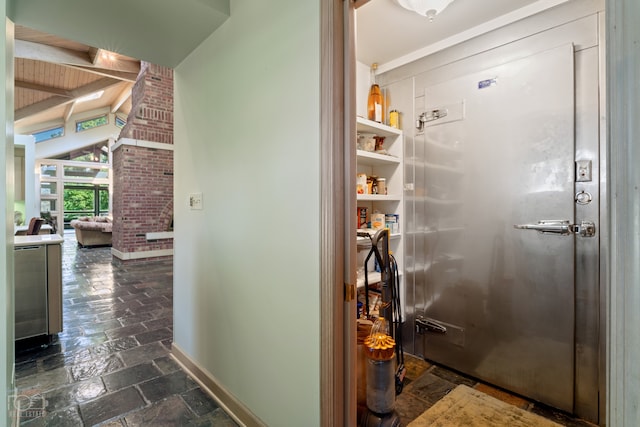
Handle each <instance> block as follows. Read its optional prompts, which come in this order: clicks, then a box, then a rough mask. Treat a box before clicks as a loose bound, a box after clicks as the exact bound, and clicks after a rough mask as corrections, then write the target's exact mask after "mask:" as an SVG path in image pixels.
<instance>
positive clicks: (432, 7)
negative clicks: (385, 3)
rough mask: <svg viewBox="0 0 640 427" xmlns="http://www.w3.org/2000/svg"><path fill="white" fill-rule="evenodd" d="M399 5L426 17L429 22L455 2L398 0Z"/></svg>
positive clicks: (443, 0) (444, 0)
mask: <svg viewBox="0 0 640 427" xmlns="http://www.w3.org/2000/svg"><path fill="white" fill-rule="evenodd" d="M396 1H397V2H398V4H399V5H400V6H402V7H404V8H405V9H407V10H410V11H412V12H415V13H417V14H418V15H422V16H426V17H427V18H429V21H433V18H435V16H436V15H437V14H439V13H440V12H442V11H443V10H444V9H445V8H446V7H447V6H449V4H451V2H453V0H396Z"/></svg>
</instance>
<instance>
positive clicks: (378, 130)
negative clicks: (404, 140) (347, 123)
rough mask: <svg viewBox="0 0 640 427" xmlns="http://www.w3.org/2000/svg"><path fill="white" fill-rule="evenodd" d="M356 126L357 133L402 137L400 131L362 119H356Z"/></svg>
mask: <svg viewBox="0 0 640 427" xmlns="http://www.w3.org/2000/svg"><path fill="white" fill-rule="evenodd" d="M356 124H357V128H358V131H366V132H369V133H375V134H376V135H378V136H385V137H387V136H400V135H402V130H400V129H396V128H392V127H390V126H387V125H383V124H382V123H378V122H374V121H371V120H368V119H365V118H364V117H357V118H356Z"/></svg>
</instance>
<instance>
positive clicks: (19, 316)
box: [14, 245, 49, 340]
mask: <svg viewBox="0 0 640 427" xmlns="http://www.w3.org/2000/svg"><path fill="white" fill-rule="evenodd" d="M14 254H15V258H14V262H15V278H16V282H15V339H17V340H18V339H22V338H30V337H34V336H38V335H44V334H47V332H48V328H49V324H48V316H47V256H46V246H45V245H29V246H16V247H15V251H14Z"/></svg>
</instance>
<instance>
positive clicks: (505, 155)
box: [408, 45, 599, 413]
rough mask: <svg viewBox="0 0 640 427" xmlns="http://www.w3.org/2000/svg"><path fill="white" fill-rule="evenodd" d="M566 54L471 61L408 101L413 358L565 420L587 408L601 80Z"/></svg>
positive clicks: (568, 48)
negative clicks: (412, 109) (556, 411)
mask: <svg viewBox="0 0 640 427" xmlns="http://www.w3.org/2000/svg"><path fill="white" fill-rule="evenodd" d="M575 55H576V54H575V52H574V47H573V45H563V46H559V47H556V48H553V49H549V50H546V51H541V52H538V53H535V54H531V55H530V56H526V57H519V58H518V59H512V60H510V61H502V62H500V65H497V66H493V67H492V68H487V67H486V66H485V65H484V64H485V63H486V62H482V58H479V59H477V60H476V62H473V61H472V60H470V61H468V62H469V63H470V64H473V65H474V67H475V68H474V67H469V68H467V72H466V73H461V72H460V70H461V69H462V67H461V66H460V65H459V64H456V65H457V66H458V68H455V69H456V72H457V75H456V76H455V77H453V78H452V77H451V76H448V77H443V76H444V75H445V74H446V73H447V69H446V67H445V68H443V70H439V72H440V73H441V74H439V76H440V80H437V81H436V82H434V83H431V84H429V83H427V84H425V86H422V87H423V88H424V90H423V91H421V90H420V91H417V92H416V100H415V102H416V105H417V106H418V107H416V108H419V109H418V110H417V111H416V114H415V118H416V122H415V127H416V130H415V132H416V134H415V157H416V158H417V159H419V161H417V162H416V165H417V166H416V168H415V186H416V188H415V192H414V195H415V197H414V198H412V199H411V202H410V203H412V208H413V209H415V212H416V216H415V218H416V220H415V224H412V229H411V230H409V232H410V233H412V235H414V234H413V233H415V237H414V238H413V240H412V242H410V244H409V246H410V247H411V251H410V252H409V253H408V257H409V258H410V259H411V260H414V261H413V262H412V263H411V264H409V265H408V268H409V269H410V272H411V275H412V277H413V278H414V280H415V288H414V289H415V293H414V295H415V308H414V315H413V316H412V317H413V319H412V321H413V322H412V323H413V326H414V333H415V335H414V338H415V341H414V343H415V352H416V353H417V354H420V355H423V356H424V357H425V358H427V359H429V360H432V361H435V362H437V363H441V364H443V365H446V366H448V367H451V368H453V369H456V370H458V371H461V372H463V373H466V374H469V375H471V376H473V377H476V378H478V379H481V380H483V381H485V382H488V383H491V384H494V385H497V386H499V387H502V388H504V389H507V390H510V391H513V392H516V393H518V394H521V395H524V396H527V397H529V398H531V399H534V400H537V401H540V402H543V403H546V404H548V405H551V406H553V407H556V408H560V409H563V410H566V411H568V412H572V413H574V411H575V410H576V407H577V406H578V405H583V407H582V409H584V407H588V408H590V409H589V410H593V408H596V409H597V402H598V397H597V396H598V380H597V372H598V365H597V363H598V362H597V338H594V336H597V335H596V334H597V332H596V331H597V329H598V328H597V327H595V326H594V325H597V310H598V308H597V307H598V302H597V294H598V291H597V289H598V284H597V280H598V274H597V265H598V264H599V258H598V233H599V230H598V227H599V224H598V221H599V218H598V210H597V205H598V203H599V202H598V199H597V198H598V192H597V188H598V187H597V185H598V173H597V171H598V170H599V168H598V136H597V120H598V113H597V107H598V102H597V93H598V92H597V84H598V82H597V75H596V74H593V73H587V72H584V71H581V72H580V73H576V70H575V69H574V67H578V66H583V65H584V64H586V62H585V61H597V49H596V52H595V56H593V57H592V56H591V55H590V54H589V55H587V54H585V55H584V56H580V58H581V59H580V61H578V60H575V59H574V58H575ZM593 63H595V64H597V62H593ZM593 63H590V64H591V65H593ZM479 64H482V65H479ZM480 67H482V68H480ZM452 69H454V68H453V66H452ZM584 69H588V68H586V66H585V68H584ZM594 69H595V70H597V66H596V67H595V68H594ZM478 70H479V71H478ZM576 75H578V76H579V77H580V80H579V81H577V80H576ZM585 76H586V77H585ZM592 76H596V77H595V78H592ZM589 78H591V80H588V79H589ZM425 80H426V78H425ZM589 85H590V86H589ZM576 88H578V89H576ZM591 88H595V90H592V89H591ZM576 90H579V91H580V92H579V93H576ZM592 93H593V94H594V95H593V96H592V95H591V94H592ZM578 103H580V105H578ZM594 110H595V114H593V111H594ZM576 114H579V115H582V116H580V117H581V122H579V123H578V121H577V120H576ZM588 114H591V115H588ZM585 117H591V118H593V121H594V122H595V123H596V125H595V127H596V131H595V135H593V134H589V135H587V132H586V131H585V132H584V135H583V134H581V135H582V137H581V138H580V139H579V140H577V139H576V133H575V132H576V129H578V131H579V132H583V129H585V126H587V127H588V125H585V124H584V123H586V120H587V119H585ZM587 130H590V128H589V129H587ZM585 135H587V136H585ZM587 142H588V143H590V144H591V145H590V146H588V144H587ZM585 193H586V194H585ZM409 210H410V209H409ZM594 269H595V272H594ZM594 295H595V297H594ZM578 322H579V323H578ZM582 322H584V323H582ZM577 324H579V327H581V328H583V329H578V328H577V326H576V325H577ZM587 325H589V326H587ZM585 402H586V403H585Z"/></svg>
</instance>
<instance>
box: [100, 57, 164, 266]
mask: <svg viewBox="0 0 640 427" xmlns="http://www.w3.org/2000/svg"><path fill="white" fill-rule="evenodd" d="M131 101H132V108H131V113H130V114H129V117H128V119H127V124H126V125H125V127H124V128H123V129H122V132H121V133H120V138H119V139H118V141H117V143H116V144H115V145H114V148H113V159H112V162H113V177H114V179H113V239H112V240H113V246H112V253H113V255H114V257H116V258H118V259H119V260H122V261H133V260H141V259H144V260H148V259H150V258H162V257H166V256H172V255H173V238H172V237H169V238H167V235H164V234H158V233H164V232H168V231H169V227H170V225H171V223H172V218H173V70H172V69H170V68H165V67H161V66H158V65H154V64H149V63H142V67H141V71H140V75H139V76H138V80H137V81H136V84H135V85H134V87H133V90H132V97H131ZM148 233H154V234H153V235H151V236H149V235H148Z"/></svg>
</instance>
